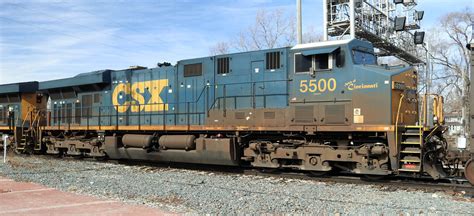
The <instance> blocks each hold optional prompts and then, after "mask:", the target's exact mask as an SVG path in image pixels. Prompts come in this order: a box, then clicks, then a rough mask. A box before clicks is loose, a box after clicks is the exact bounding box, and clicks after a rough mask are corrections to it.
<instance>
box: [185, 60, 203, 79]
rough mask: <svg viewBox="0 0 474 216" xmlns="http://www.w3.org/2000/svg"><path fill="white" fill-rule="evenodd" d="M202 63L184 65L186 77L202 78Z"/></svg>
mask: <svg viewBox="0 0 474 216" xmlns="http://www.w3.org/2000/svg"><path fill="white" fill-rule="evenodd" d="M201 75H202V63H197V64H187V65H184V77H192V76H201Z"/></svg>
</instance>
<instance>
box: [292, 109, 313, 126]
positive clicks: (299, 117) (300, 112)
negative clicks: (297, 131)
mask: <svg viewBox="0 0 474 216" xmlns="http://www.w3.org/2000/svg"><path fill="white" fill-rule="evenodd" d="M313 121H314V107H313V106H296V107H295V122H299V123H311V122H313Z"/></svg>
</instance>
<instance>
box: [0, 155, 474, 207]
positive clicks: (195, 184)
mask: <svg viewBox="0 0 474 216" xmlns="http://www.w3.org/2000/svg"><path fill="white" fill-rule="evenodd" d="M0 175H3V176H7V177H10V178H13V179H15V180H18V181H31V182H37V183H40V184H43V185H46V186H49V187H54V188H57V189H60V190H63V191H70V192H75V193H80V194H88V195H93V196H96V197H102V198H112V199H118V200H122V201H125V202H130V203H135V204H136V203H138V204H145V205H148V206H152V207H158V208H161V209H163V210H166V211H171V212H177V213H186V214H205V213H209V214H222V215H229V214H230V215H236V214H238V215H242V214H251V215H254V214H312V215H420V214H421V215H433V214H435V215H473V214H474V202H473V200H472V199H466V198H462V197H460V196H456V195H449V194H445V193H425V192H422V191H406V190H396V191H391V190H387V189H384V188H380V187H376V186H371V185H354V184H337V183H323V182H317V181H310V180H295V179H283V178H274V177H261V176H250V175H240V174H221V173H213V172H202V171H195V170H186V169H175V168H160V167H147V166H130V165H122V164H113V163H103V162H94V161H83V160H71V159H62V160H60V159H51V158H47V157H44V156H12V157H10V161H9V163H8V164H7V165H4V164H1V165H0Z"/></svg>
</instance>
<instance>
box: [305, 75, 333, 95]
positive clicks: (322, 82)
mask: <svg viewBox="0 0 474 216" xmlns="http://www.w3.org/2000/svg"><path fill="white" fill-rule="evenodd" d="M336 87H337V83H336V79H334V78H330V79H328V80H326V79H319V80H301V81H300V92H303V93H306V92H308V91H309V92H312V93H314V92H320V93H323V92H326V91H330V92H333V91H335V90H336Z"/></svg>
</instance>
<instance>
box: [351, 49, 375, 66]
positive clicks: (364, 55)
mask: <svg viewBox="0 0 474 216" xmlns="http://www.w3.org/2000/svg"><path fill="white" fill-rule="evenodd" d="M352 55H353V56H354V64H369V65H375V64H377V57H375V55H374V54H373V53H369V52H366V51H362V50H356V49H354V50H352Z"/></svg>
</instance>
